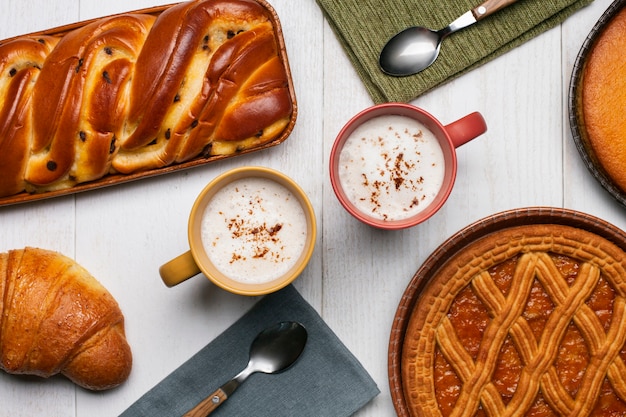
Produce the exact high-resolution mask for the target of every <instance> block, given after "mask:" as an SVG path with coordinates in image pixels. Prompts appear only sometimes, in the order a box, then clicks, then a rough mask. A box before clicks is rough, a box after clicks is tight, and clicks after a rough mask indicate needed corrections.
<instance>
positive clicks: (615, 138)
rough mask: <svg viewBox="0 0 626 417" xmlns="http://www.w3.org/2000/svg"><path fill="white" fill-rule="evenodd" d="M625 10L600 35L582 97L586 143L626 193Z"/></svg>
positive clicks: (588, 64) (590, 58)
mask: <svg viewBox="0 0 626 417" xmlns="http://www.w3.org/2000/svg"><path fill="white" fill-rule="evenodd" d="M624 51H626V8H623V9H622V10H620V11H619V12H618V13H616V14H615V16H614V17H613V18H612V19H611V20H610V21H609V23H608V24H607V26H606V27H605V28H604V30H602V32H601V33H599V34H598V37H597V39H596V42H595V44H594V46H593V48H592V49H591V50H590V51H589V54H588V56H587V60H586V63H585V68H584V73H583V78H582V85H581V94H582V100H581V101H582V112H583V117H584V128H585V130H586V132H587V143H588V146H589V147H590V148H591V151H592V152H593V154H594V155H595V159H597V162H598V163H599V164H600V165H601V166H602V168H603V169H604V171H605V172H606V174H607V175H608V176H609V177H610V178H611V179H612V180H613V182H614V183H615V185H617V186H618V187H619V188H620V189H621V190H623V191H626V113H625V112H624V109H625V108H626V54H625V53H624Z"/></svg>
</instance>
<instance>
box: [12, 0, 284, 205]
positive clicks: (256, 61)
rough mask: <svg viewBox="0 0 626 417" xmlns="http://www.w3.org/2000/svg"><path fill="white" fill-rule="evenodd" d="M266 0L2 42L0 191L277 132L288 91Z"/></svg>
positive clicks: (181, 8) (209, 151)
mask: <svg viewBox="0 0 626 417" xmlns="http://www.w3.org/2000/svg"><path fill="white" fill-rule="evenodd" d="M276 37H277V35H276V33H275V28H274V26H273V23H272V19H271V15H270V12H269V11H268V9H267V8H266V7H264V6H262V5H261V4H259V3H257V2H256V1H253V0H205V1H199V0H197V1H191V2H186V3H179V4H177V5H174V6H171V7H168V8H166V9H165V10H163V11H162V12H161V13H158V14H156V15H153V14H149V13H128V14H122V15H116V16H112V17H108V18H102V19H98V20H95V21H93V22H91V23H88V24H86V25H85V26H82V27H78V28H76V29H73V30H70V31H69V32H68V33H65V34H63V35H62V36H24V37H19V38H15V39H12V40H9V41H6V42H4V43H1V44H0V98H1V100H0V102H1V103H3V104H2V106H1V107H0V197H2V196H8V195H12V194H15V193H19V192H22V191H24V190H26V191H28V192H42V191H51V190H58V189H65V188H68V187H72V186H74V185H76V184H80V183H85V182H89V181H94V180H97V179H100V178H102V177H103V176H106V175H107V174H111V173H118V174H132V173H136V172H141V171H146V170H151V169H158V168H161V167H166V166H170V165H172V164H178V163H183V162H185V161H189V160H191V159H193V158H196V157H199V156H200V157H209V156H212V155H231V154H234V153H237V152H241V151H244V150H246V149H251V148H255V147H259V146H261V145H263V144H266V143H268V142H270V141H272V140H274V139H275V138H277V137H278V136H279V135H280V134H281V133H282V132H283V130H284V129H285V127H286V126H287V125H288V124H289V122H290V119H291V116H292V112H293V101H292V97H291V95H290V91H289V85H288V83H289V80H288V74H287V70H286V65H285V63H284V62H283V60H282V59H281V56H280V54H279V50H278V44H277V39H276Z"/></svg>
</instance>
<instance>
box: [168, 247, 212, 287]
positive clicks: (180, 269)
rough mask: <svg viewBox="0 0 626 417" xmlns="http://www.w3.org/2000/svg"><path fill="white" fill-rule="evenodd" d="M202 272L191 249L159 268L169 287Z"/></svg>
mask: <svg viewBox="0 0 626 417" xmlns="http://www.w3.org/2000/svg"><path fill="white" fill-rule="evenodd" d="M200 272H202V271H200V268H198V265H197V264H196V261H195V259H194V258H193V255H192V254H191V251H190V250H188V251H187V252H185V253H183V254H182V255H178V256H177V257H176V258H174V259H172V260H171V261H169V262H167V263H165V264H163V265H161V267H160V268H159V274H160V275H161V279H162V280H163V282H164V283H165V285H167V286H168V287H173V286H174V285H178V284H180V283H181V282H183V281H186V280H188V279H189V278H191V277H193V276H195V275H198V274H199V273H200Z"/></svg>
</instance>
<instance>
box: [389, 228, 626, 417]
mask: <svg viewBox="0 0 626 417" xmlns="http://www.w3.org/2000/svg"><path fill="white" fill-rule="evenodd" d="M401 377H402V386H403V389H404V399H405V402H406V406H407V408H408V410H409V414H410V415H411V416H498V417H502V416H572V417H574V416H576V417H581V416H624V415H626V254H625V253H624V252H623V251H622V250H621V249H620V248H619V247H617V246H616V245H614V244H613V243H611V242H609V241H608V240H606V239H604V238H602V237H600V236H598V235H596V234H594V233H590V232H587V231H584V230H582V229H578V228H574V227H570V226H564V225H553V224H545V225H543V224H533V225H524V226H515V227H511V228H508V229H503V230H501V231H498V232H495V233H492V234H489V235H486V236H484V237H482V238H480V239H478V240H475V241H474V242H472V243H470V244H469V245H467V246H465V247H464V248H463V249H462V250H461V251H459V252H457V253H456V254H454V255H452V257H451V258H450V259H449V260H447V261H446V263H445V264H444V265H443V266H442V267H441V268H440V269H439V270H438V271H437V272H436V273H435V274H434V275H433V277H432V279H431V280H430V281H429V283H428V284H427V285H426V287H425V288H424V290H423V292H422V293H421V295H420V296H419V299H418V300H417V302H416V305H415V307H414V309H413V311H412V312H411V315H410V317H409V319H408V325H407V329H406V333H405V338H404V342H403V346H402V356H401Z"/></svg>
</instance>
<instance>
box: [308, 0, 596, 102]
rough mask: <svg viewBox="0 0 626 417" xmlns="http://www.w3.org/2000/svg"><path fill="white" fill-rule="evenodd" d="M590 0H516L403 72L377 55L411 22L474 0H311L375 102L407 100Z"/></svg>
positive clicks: (459, 10)
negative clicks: (421, 66) (414, 70)
mask: <svg viewBox="0 0 626 417" xmlns="http://www.w3.org/2000/svg"><path fill="white" fill-rule="evenodd" d="M592 1H593V0H518V2H517V3H514V4H512V5H510V6H508V7H506V8H504V9H501V10H499V11H498V12H496V13H494V14H493V15H491V16H489V17H487V18H485V19H483V20H481V21H480V22H477V23H476V24H474V25H473V26H470V27H468V28H466V29H463V30H461V31H459V32H457V33H455V34H453V35H450V36H449V37H447V38H446V39H445V41H444V42H443V43H442V45H441V51H440V54H439V57H438V58H437V60H436V61H435V63H434V64H433V65H431V66H430V67H429V68H426V69H425V70H424V71H422V72H420V73H418V74H416V75H411V76H408V77H393V76H389V75H386V74H384V73H383V72H382V71H381V70H380V69H379V66H378V56H379V54H380V51H381V50H382V48H383V46H384V45H385V43H386V42H387V40H389V39H390V38H391V37H392V36H393V35H395V34H396V33H398V32H400V31H401V30H403V29H406V28H408V27H411V26H425V27H427V28H430V29H433V30H438V29H441V28H442V27H445V26H447V25H448V24H450V23H451V22H452V21H454V20H455V19H456V18H457V17H459V16H461V15H462V14H463V13H465V12H466V11H468V10H471V9H473V8H474V7H476V6H478V5H479V4H480V3H481V1H480V0H317V3H318V5H319V6H320V7H321V9H322V10H323V11H324V13H325V15H326V17H327V19H328V21H329V23H330V25H331V27H332V28H333V30H334V32H335V34H336V35H337V38H338V39H339V41H340V42H341V44H342V45H343V47H344V49H345V50H346V52H347V55H348V56H349V58H350V60H351V61H352V64H353V65H354V67H355V68H356V70H357V72H358V74H359V76H360V77H361V79H362V80H363V83H364V84H365V87H366V88H367V90H368V92H369V93H370V95H371V97H372V99H373V100H374V102H375V103H381V102H387V101H399V102H408V101H411V100H413V99H415V98H416V97H418V96H420V95H421V94H423V93H425V92H426V91H428V90H431V89H433V88H435V87H437V86H439V85H441V84H443V83H445V82H447V81H450V80H452V79H454V78H456V77H459V76H460V75H462V74H464V73H466V72H467V71H471V70H472V69H474V68H476V67H478V66H480V65H482V64H484V63H486V62H488V61H490V60H492V59H494V58H496V57H498V56H500V55H502V54H504V53H505V52H507V51H509V50H511V49H513V48H515V47H516V46H519V45H520V44H522V43H523V42H526V41H527V40H530V39H531V38H533V37H535V36H537V35H539V34H540V33H542V32H544V31H546V30H548V29H550V28H552V27H554V26H556V25H558V24H560V23H561V22H562V21H564V20H565V19H566V18H567V17H569V16H570V15H571V14H573V13H574V12H575V11H577V10H578V9H579V8H581V7H583V6H585V5H587V4H589V3H591V2H592Z"/></svg>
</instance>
